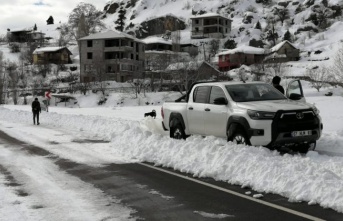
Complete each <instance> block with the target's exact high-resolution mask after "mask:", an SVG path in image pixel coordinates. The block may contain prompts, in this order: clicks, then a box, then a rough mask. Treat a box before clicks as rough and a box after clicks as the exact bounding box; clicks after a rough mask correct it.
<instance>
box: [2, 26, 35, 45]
mask: <svg viewBox="0 0 343 221" xmlns="http://www.w3.org/2000/svg"><path fill="white" fill-rule="evenodd" d="M31 31H32V30H30V29H17V30H12V31H11V30H9V31H8V32H7V36H8V39H9V41H10V42H20V43H23V42H27V41H28V39H29V36H28V33H30V32H31Z"/></svg>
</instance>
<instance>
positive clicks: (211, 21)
mask: <svg viewBox="0 0 343 221" xmlns="http://www.w3.org/2000/svg"><path fill="white" fill-rule="evenodd" d="M191 20H192V34H191V38H193V39H196V38H197V39H201V38H224V37H225V36H226V35H228V34H229V33H230V31H231V22H232V21H231V20H230V19H229V18H227V17H224V16H222V15H219V14H216V13H207V14H203V15H198V16H194V17H191Z"/></svg>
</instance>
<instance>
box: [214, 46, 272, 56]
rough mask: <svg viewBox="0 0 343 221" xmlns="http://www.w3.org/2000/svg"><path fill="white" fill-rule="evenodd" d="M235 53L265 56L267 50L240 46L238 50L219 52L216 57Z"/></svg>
mask: <svg viewBox="0 0 343 221" xmlns="http://www.w3.org/2000/svg"><path fill="white" fill-rule="evenodd" d="M237 53H244V54H267V53H268V50H267V49H264V48H256V47H252V46H247V45H242V46H240V47H238V48H235V49H232V50H227V51H223V52H220V53H219V54H218V55H226V54H237Z"/></svg>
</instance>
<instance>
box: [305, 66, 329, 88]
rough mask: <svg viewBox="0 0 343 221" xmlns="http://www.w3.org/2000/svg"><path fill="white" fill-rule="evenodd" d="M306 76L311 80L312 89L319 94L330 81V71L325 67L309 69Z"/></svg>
mask: <svg viewBox="0 0 343 221" xmlns="http://www.w3.org/2000/svg"><path fill="white" fill-rule="evenodd" d="M305 76H307V77H309V78H310V82H311V87H313V88H315V89H316V90H317V91H318V92H319V90H320V89H321V88H322V87H324V86H325V85H326V84H327V83H328V80H329V79H330V75H329V69H328V68H327V67H325V66H322V67H318V66H317V67H315V68H311V69H308V70H307V71H306V73H305Z"/></svg>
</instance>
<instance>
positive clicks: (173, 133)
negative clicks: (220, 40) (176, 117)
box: [170, 123, 186, 140]
mask: <svg viewBox="0 0 343 221" xmlns="http://www.w3.org/2000/svg"><path fill="white" fill-rule="evenodd" d="M170 137H171V138H174V139H177V140H181V139H184V140H185V139H186V134H185V130H184V129H183V127H182V125H181V124H179V123H178V124H176V125H175V126H173V127H171V128H170Z"/></svg>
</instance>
